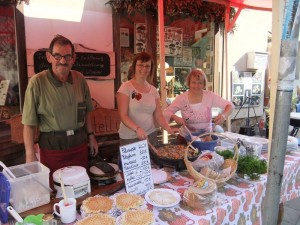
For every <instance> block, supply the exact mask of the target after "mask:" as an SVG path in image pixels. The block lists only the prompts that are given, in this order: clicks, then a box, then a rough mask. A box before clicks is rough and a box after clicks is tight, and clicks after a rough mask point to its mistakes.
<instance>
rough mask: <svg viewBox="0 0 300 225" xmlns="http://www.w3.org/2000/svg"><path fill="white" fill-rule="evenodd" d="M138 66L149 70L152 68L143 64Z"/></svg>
mask: <svg viewBox="0 0 300 225" xmlns="http://www.w3.org/2000/svg"><path fill="white" fill-rule="evenodd" d="M136 66H138V67H140V68H145V69H147V70H149V69H150V68H151V66H149V65H143V64H136Z"/></svg>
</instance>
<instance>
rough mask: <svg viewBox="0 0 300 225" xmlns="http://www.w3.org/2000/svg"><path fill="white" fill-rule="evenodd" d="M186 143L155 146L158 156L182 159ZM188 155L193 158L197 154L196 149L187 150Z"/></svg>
mask: <svg viewBox="0 0 300 225" xmlns="http://www.w3.org/2000/svg"><path fill="white" fill-rule="evenodd" d="M186 148H187V146H186V145H165V146H162V147H158V148H157V153H158V156H159V157H161V158H169V159H183V156H184V153H185V150H186ZM188 153H189V154H188V157H189V158H193V157H195V156H197V155H198V151H188Z"/></svg>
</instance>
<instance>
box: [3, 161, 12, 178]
mask: <svg viewBox="0 0 300 225" xmlns="http://www.w3.org/2000/svg"><path fill="white" fill-rule="evenodd" d="M0 166H2V167H3V169H4V170H5V171H6V172H7V174H8V175H9V176H11V178H16V176H15V175H14V174H13V173H12V172H11V171H10V169H8V167H7V166H5V164H4V163H3V162H2V161H0Z"/></svg>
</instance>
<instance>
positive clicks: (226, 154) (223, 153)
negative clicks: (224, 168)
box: [216, 150, 233, 159]
mask: <svg viewBox="0 0 300 225" xmlns="http://www.w3.org/2000/svg"><path fill="white" fill-rule="evenodd" d="M216 153H218V154H219V155H220V156H223V158H224V159H232V158H233V152H232V151H231V150H223V151H216Z"/></svg>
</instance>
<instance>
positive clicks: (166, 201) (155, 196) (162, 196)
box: [149, 190, 177, 205]
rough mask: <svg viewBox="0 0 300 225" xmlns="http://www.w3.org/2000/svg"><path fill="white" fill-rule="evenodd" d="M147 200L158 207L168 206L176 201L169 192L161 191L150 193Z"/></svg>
mask: <svg viewBox="0 0 300 225" xmlns="http://www.w3.org/2000/svg"><path fill="white" fill-rule="evenodd" d="M149 198H150V199H151V200H152V201H153V202H155V203H157V204H159V205H170V204H173V203H175V202H176V201H177V198H176V196H174V195H173V194H172V193H171V192H166V191H161V190H157V191H155V190H154V191H152V192H151V193H150V194H149Z"/></svg>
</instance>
